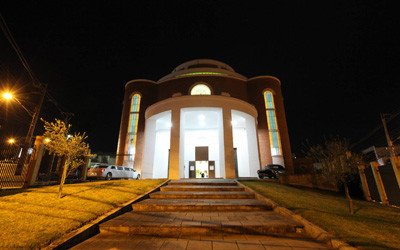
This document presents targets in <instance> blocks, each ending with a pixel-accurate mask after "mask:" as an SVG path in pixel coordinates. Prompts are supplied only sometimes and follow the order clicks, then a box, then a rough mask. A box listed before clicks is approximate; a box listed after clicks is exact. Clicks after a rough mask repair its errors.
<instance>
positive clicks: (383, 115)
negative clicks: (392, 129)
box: [381, 114, 400, 188]
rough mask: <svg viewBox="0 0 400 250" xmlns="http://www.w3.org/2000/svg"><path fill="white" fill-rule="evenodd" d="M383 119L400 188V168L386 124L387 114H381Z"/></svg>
mask: <svg viewBox="0 0 400 250" xmlns="http://www.w3.org/2000/svg"><path fill="white" fill-rule="evenodd" d="M381 119H382V123H383V129H384V130H385V135H386V140H387V144H388V147H389V152H390V162H391V163H392V167H393V171H394V174H395V176H396V180H397V185H398V186H399V188H400V170H399V168H398V166H397V165H398V164H397V158H396V153H395V151H394V146H393V142H392V140H391V139H390V136H389V132H388V129H387V126H386V119H385V114H381Z"/></svg>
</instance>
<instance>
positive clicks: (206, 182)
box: [168, 179, 237, 186]
mask: <svg viewBox="0 0 400 250" xmlns="http://www.w3.org/2000/svg"><path fill="white" fill-rule="evenodd" d="M172 185H178V186H192V185H194V186H236V185H237V183H236V182H235V181H234V180H229V179H185V180H172V181H170V182H168V186H172Z"/></svg>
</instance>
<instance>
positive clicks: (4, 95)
mask: <svg viewBox="0 0 400 250" xmlns="http://www.w3.org/2000/svg"><path fill="white" fill-rule="evenodd" d="M3 98H4V99H6V100H10V99H12V98H13V95H12V94H11V93H10V92H5V93H3Z"/></svg>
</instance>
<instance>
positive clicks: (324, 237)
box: [236, 180, 357, 250]
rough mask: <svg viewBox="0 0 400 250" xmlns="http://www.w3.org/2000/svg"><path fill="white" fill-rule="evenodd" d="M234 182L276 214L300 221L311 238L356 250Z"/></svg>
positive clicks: (334, 246) (339, 247)
mask: <svg viewBox="0 0 400 250" xmlns="http://www.w3.org/2000/svg"><path fill="white" fill-rule="evenodd" d="M236 183H237V184H238V185H239V186H241V187H243V188H244V189H245V190H246V191H247V192H250V193H253V194H254V195H255V197H256V199H257V200H260V201H263V202H265V203H267V204H268V205H270V206H271V207H272V210H273V211H274V212H276V213H278V214H281V215H284V216H286V217H289V218H291V219H292V220H294V221H295V222H298V223H301V224H303V225H304V230H305V233H306V234H308V235H309V236H311V237H312V238H313V239H315V240H317V241H319V242H323V243H325V244H327V245H329V246H330V247H333V248H335V249H340V250H356V249H357V248H355V247H352V246H350V245H349V244H348V243H346V242H344V241H342V240H340V239H338V238H336V237H335V236H334V235H333V234H330V233H328V232H327V231H325V230H324V229H322V228H320V227H319V226H317V225H314V224H313V223H311V222H310V221H308V220H307V219H305V218H303V217H302V216H300V215H298V214H295V213H293V212H292V211H290V210H289V209H287V208H285V207H283V206H281V205H279V204H278V203H276V202H275V201H273V200H270V199H268V198H266V197H265V196H263V195H261V194H260V193H258V192H256V191H254V190H253V189H251V188H250V187H248V186H245V185H243V184H242V183H240V182H239V181H237V180H236Z"/></svg>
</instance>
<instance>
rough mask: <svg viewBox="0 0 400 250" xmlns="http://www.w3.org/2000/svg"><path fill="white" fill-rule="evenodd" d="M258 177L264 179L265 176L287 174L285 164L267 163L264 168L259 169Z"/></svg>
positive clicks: (273, 176) (272, 176)
mask: <svg viewBox="0 0 400 250" xmlns="http://www.w3.org/2000/svg"><path fill="white" fill-rule="evenodd" d="M257 174H258V177H259V178H260V179H264V177H268V178H270V179H272V178H275V179H277V178H279V175H280V174H286V169H285V167H284V166H281V165H277V164H270V165H266V166H265V167H264V169H263V170H257Z"/></svg>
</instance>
